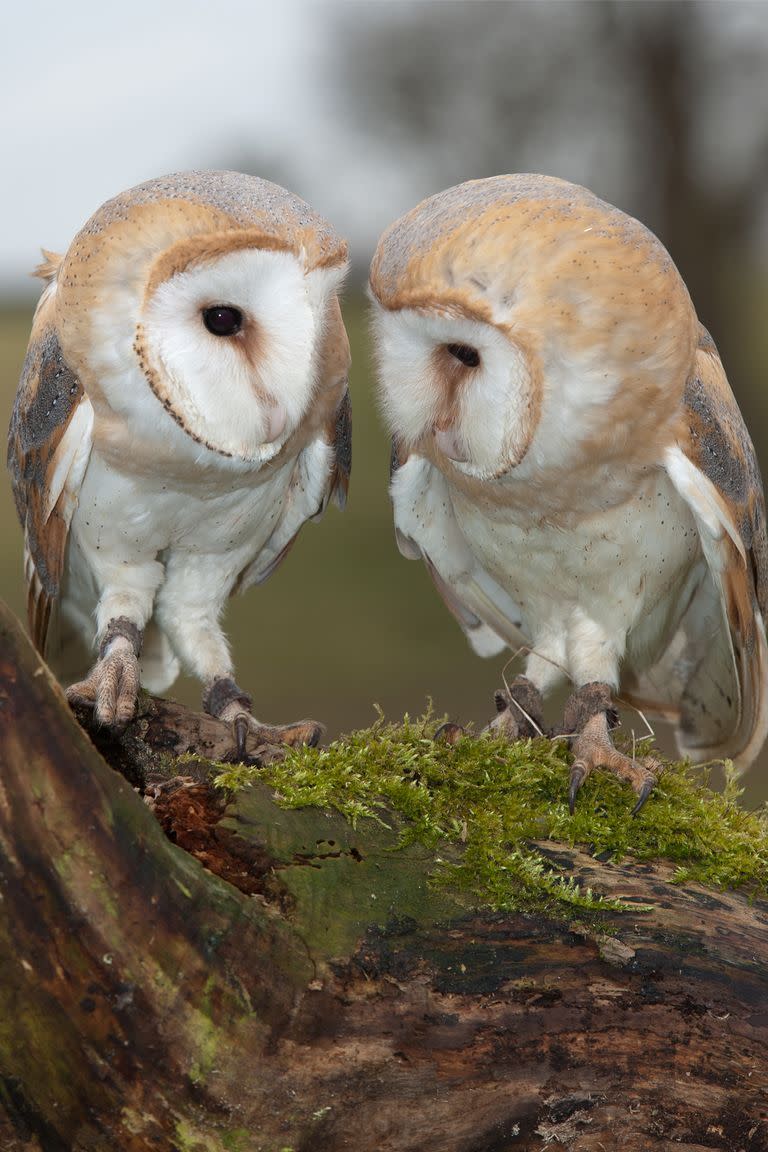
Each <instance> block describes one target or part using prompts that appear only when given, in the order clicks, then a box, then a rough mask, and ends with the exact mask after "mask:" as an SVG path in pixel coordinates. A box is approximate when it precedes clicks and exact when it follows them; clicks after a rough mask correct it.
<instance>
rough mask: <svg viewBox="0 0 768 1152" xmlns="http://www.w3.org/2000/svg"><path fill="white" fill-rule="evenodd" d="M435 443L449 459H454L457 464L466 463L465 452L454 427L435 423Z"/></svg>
mask: <svg viewBox="0 0 768 1152" xmlns="http://www.w3.org/2000/svg"><path fill="white" fill-rule="evenodd" d="M434 436H435V445H436V446H437V449H438V451H439V452H442V454H443V456H447V457H448V459H449V460H453V461H455V463H457V464H466V462H467V460H468V456H467V453H466V451H465V449H464V447H463V446H462V445H461V442H460V440H459V437H458V434H457V432H456V429H455V427H454V426H453V425H452V424H449V425H448V426H447V427H443V426H441V425H440V424H436V425H435V428H434Z"/></svg>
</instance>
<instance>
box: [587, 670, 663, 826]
mask: <svg viewBox="0 0 768 1152" xmlns="http://www.w3.org/2000/svg"><path fill="white" fill-rule="evenodd" d="M565 714H566V718H570V721H571V723H573V721H574V720H575V724H573V728H572V729H571V732H572V734H571V750H572V751H573V754H574V757H575V759H574V762H573V765H572V767H571V775H570V780H569V785H568V808H569V810H570V813H571V815H573V813H574V810H575V806H576V796H577V794H578V792H579V789H580V788H581V786H582V784H583V783H584V781H585V780H586V778H587V776H589V774H590V773H591V772H592V771H593V769H595V768H602V769H604V771H607V772H610V773H612V775H614V776H616V777H618V779H619V780H622V781H624V782H625V783H627V784H629V785H630V786H631V787H632V789H633V790H634V792H635V793H636V795H637V802H636V803H635V806H634V808H633V809H632V815H633V816H636V815H637V814H638V812H639V811H640V810H641V808H642V807H643V805H644V804H645V802H646V800H647V799H648V797H649V796H650V794H651V792H652V791H653V788H654V785H655V784H656V780H657V777H658V773H659V770H660V768H661V765H660V764H659V762H658V760H655V759H654V758H653V757H652V756H646V757H644V758H643V759H642V760H636V759H635V758H634V757H630V756H625V755H624V754H623V753H622V752H619V751H618V750H617V749H616V748H614V746H613V742H612V741H611V737H610V732H609V725H612V721H613V715H614V713H613V709H612V708H611V707H610V689H609V687H608V685H605V684H587V685H585V686H584V687H583V688H580V689H579V690H578V691H577V692H574V693H573V695H572V696H571V698H570V700H569V701H568V703H567V704H566V706H565ZM574 728H575V730H573V729H574Z"/></svg>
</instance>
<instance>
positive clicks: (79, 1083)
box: [0, 612, 768, 1152]
mask: <svg viewBox="0 0 768 1152" xmlns="http://www.w3.org/2000/svg"><path fill="white" fill-rule="evenodd" d="M0 642H1V646H0V718H1V723H0V760H1V761H2V777H1V779H0V896H1V897H2V898H1V899H0V1146H2V1147H4V1148H5V1147H7V1148H9V1149H11V1150H12V1152H17V1149H34V1150H37V1149H40V1150H43V1152H51V1150H52V1152H59V1150H62V1152H63V1150H66V1149H77V1150H83V1152H91V1150H94V1152H101V1150H104V1152H107V1150H109V1152H112V1150H121V1152H122V1150H127V1152H144V1150H147V1152H149V1150H150V1149H151V1150H153V1152H157V1150H158V1149H159V1150H168V1152H171V1150H173V1149H175V1150H177V1152H190V1150H195V1152H202V1150H205V1152H208V1150H210V1152H225V1150H231V1149H239V1150H240V1152H251V1150H253V1152H281V1150H285V1149H293V1150H294V1152H315V1150H317V1152H320V1150H322V1152H342V1150H346V1149H350V1150H351V1149H355V1150H359V1152H369V1150H370V1152H374V1150H375V1152H415V1150H419V1152H421V1150H424V1152H426V1150H429V1152H508V1150H509V1152H512V1150H513V1149H525V1150H533V1149H536V1150H539V1149H544V1148H548V1147H549V1148H567V1149H570V1150H572V1152H605V1150H612V1149H621V1150H622V1152H646V1150H647V1149H655V1148H659V1149H668V1148H670V1149H671V1148H674V1149H682V1150H683V1152H692V1150H694V1149H697V1150H699V1149H700V1150H703V1149H713V1148H716V1149H723V1150H726V1149H727V1150H728V1152H738V1150H739V1149H744V1150H745V1152H757V1150H763V1149H768V1103H767V1101H768V1053H767V1052H766V1040H767V1039H768V999H767V997H768V975H767V970H766V960H767V959H768V907H766V905H765V904H762V903H757V902H756V903H754V904H750V903H749V902H748V901H747V900H745V899H744V898H742V897H740V896H737V895H734V894H729V893H724V894H719V893H712V892H709V891H705V890H704V889H702V888H699V887H698V886H696V885H688V886H686V887H685V888H681V887H676V886H674V885H672V884H670V883H669V871H668V870H667V869H665V868H663V867H650V866H638V865H632V864H630V863H627V864H625V865H624V866H621V867H619V866H615V865H611V864H606V863H601V862H599V861H597V860H595V859H593V858H591V857H590V856H588V855H587V854H585V853H582V852H578V851H575V850H572V849H567V848H564V847H563V846H562V845H556V844H547V845H544V846H543V847H544V848H545V850H546V851H547V852H550V853H551V854H552V855H553V856H556V857H557V859H558V860H559V861H560V862H561V863H563V864H565V865H567V867H568V868H569V869H571V871H572V873H573V875H574V876H575V877H576V878H577V879H578V880H579V882H580V883H583V884H589V885H590V886H592V887H593V888H594V889H597V890H600V891H606V892H610V893H614V894H621V895H622V896H623V897H624V899H625V900H628V901H630V902H636V903H637V904H638V907H639V905H640V904H642V903H649V904H652V905H653V910H652V911H651V912H642V911H639V910H638V912H637V914H633V913H627V914H624V915H622V916H616V917H614V919H613V922H612V924H611V925H610V931H601V932H600V933H597V934H595V933H590V932H587V931H586V930H584V929H581V928H576V927H572V926H569V925H567V924H562V923H557V922H554V921H551V920H546V919H543V918H539V917H531V916H523V915H502V914H489V913H471V912H468V911H467V910H466V909H462V908H461V907H460V906H459V905H458V904H457V903H452V902H451V901H449V900H448V899H447V898H446V897H440V898H438V897H437V896H436V895H435V893H434V892H433V891H432V890H431V889H430V888H429V887H428V886H427V885H426V883H425V876H426V874H427V871H428V867H429V865H430V862H431V861H430V858H429V857H428V856H427V855H426V854H425V853H423V852H421V851H420V850H418V849H416V848H411V849H409V850H408V851H406V852H398V853H393V852H391V851H390V849H391V847H392V844H393V842H394V836H395V833H394V832H393V831H389V830H387V829H384V828H381V827H380V826H379V825H368V826H365V825H362V826H360V827H359V828H358V829H357V830H353V829H351V828H350V827H349V826H348V825H346V824H345V823H344V822H343V821H342V820H341V819H340V818H339V817H335V816H329V815H328V814H326V813H323V812H319V811H315V810H303V811H292V812H288V811H284V810H281V809H280V808H278V807H277V806H276V805H275V804H274V803H273V801H272V797H271V796H270V794H269V792H268V790H267V789H266V788H263V787H259V788H252V789H249V790H248V791H247V792H244V793H243V794H242V795H241V796H239V797H238V798H237V800H236V801H235V802H231V803H228V802H226V800H225V799H223V798H222V796H221V794H220V793H215V792H213V791H212V789H211V788H210V785H209V784H208V783H207V782H206V781H205V780H204V779H197V780H189V779H184V778H178V777H177V778H174V779H172V780H169V781H167V782H166V783H154V784H152V786H151V787H150V788H149V789H148V795H147V797H146V798H143V797H142V796H141V795H140V794H139V793H138V792H137V791H136V790H135V789H134V788H132V787H131V786H130V784H128V783H127V782H126V781H125V780H124V779H123V778H122V777H121V776H120V775H119V774H118V773H116V772H115V771H114V770H113V769H112V768H110V767H108V765H107V764H106V763H105V762H104V760H103V759H102V757H101V756H100V755H99V754H98V753H97V751H96V750H95V748H94V747H93V745H92V744H91V742H90V740H89V738H88V736H87V735H86V734H85V733H84V732H83V731H82V730H81V729H80V727H79V726H78V724H77V723H76V722H75V719H74V718H73V717H72V715H71V714H70V712H69V710H68V708H67V706H66V702H65V700H64V697H63V694H62V693H61V691H60V689H59V688H58V687H57V685H56V684H55V682H54V681H53V679H52V678H51V676H50V674H49V673H48V671H47V669H46V668H45V666H44V665H43V664H42V662H41V661H40V659H39V658H38V657H37V655H36V654H35V653H34V651H33V650H32V649H31V647H30V645H29V643H28V642H27V640H26V638H25V637H24V636H23V634H22V632H21V630H20V628H19V627H18V625H17V624H16V623H15V622H14V621H13V620H12V619H11V618H10V616H9V615H8V614H7V613H3V612H0ZM179 715H180V714H179ZM143 722H144V721H142V720H141V719H140V720H139V723H140V724H141V723H143ZM200 723H201V728H200V732H201V733H203V732H205V733H208V731H209V729H208V727H207V725H208V723H209V722H208V721H207V720H206V721H205V723H203V722H202V721H200ZM211 723H215V722H211ZM153 725H154V721H151V722H149V723H148V725H147V728H146V730H144V732H143V735H142V736H141V738H142V741H143V743H144V744H145V745H147V746H149V745H151V739H150V740H147V739H146V737H147V733H148V732H150V731H155V728H154V726H153ZM166 731H167V730H166ZM134 735H135V733H134ZM131 738H132V737H131V733H129V741H130V739H131ZM199 739H200V740H201V741H202V740H203V739H206V740H207V739H209V737H208V736H207V735H205V736H203V735H201V736H200V737H199ZM210 739H213V737H212V736H211V737H210ZM167 740H170V736H167ZM175 748H176V745H175V744H174V746H173V748H172V749H171V751H173V750H174V749H175ZM165 750H166V752H167V751H168V749H167V748H166V749H165ZM169 767H170V765H169V764H168V763H166V765H165V769H166V774H167V770H168V769H169ZM162 775H163V772H162V771H159V772H158V776H162ZM153 808H154V812H153V811H152V809H153ZM161 823H162V825H163V827H164V828H165V830H166V833H167V835H166V834H164V832H163V829H162V828H161ZM169 837H171V838H175V839H176V841H177V842H178V843H182V842H185V843H186V846H187V848H189V849H190V851H185V850H183V849H182V848H180V847H179V846H178V845H174V844H173V843H171V839H170V838H169ZM193 854H196V855H198V856H199V857H200V858H201V859H203V860H205V862H206V863H207V864H208V865H210V866H211V867H213V868H215V869H217V870H218V871H220V872H222V873H223V874H224V876H225V877H226V879H222V878H221V877H220V876H216V875H213V874H212V872H211V871H209V870H207V869H205V868H203V867H202V865H201V863H200V862H199V861H198V860H196V859H195V858H194V855H193ZM240 889H244V891H241V890H240Z"/></svg>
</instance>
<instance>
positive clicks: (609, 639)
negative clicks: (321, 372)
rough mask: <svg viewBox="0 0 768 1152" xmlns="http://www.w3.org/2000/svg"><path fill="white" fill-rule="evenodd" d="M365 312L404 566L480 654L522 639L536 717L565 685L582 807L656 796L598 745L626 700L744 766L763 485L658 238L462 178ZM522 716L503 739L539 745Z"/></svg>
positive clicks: (631, 223) (409, 217) (433, 203)
mask: <svg viewBox="0 0 768 1152" xmlns="http://www.w3.org/2000/svg"><path fill="white" fill-rule="evenodd" d="M371 292H372V296H373V298H374V304H375V310H374V322H375V327H376V331H377V337H378V340H377V346H378V358H379V374H380V381H381V397H382V403H383V407H384V412H385V415H386V417H387V419H388V422H389V424H390V428H391V430H392V433H393V437H394V441H395V445H396V451H395V453H394V463H395V464H396V465H397V467H396V468H395V471H394V475H393V482H392V492H393V500H394V506H395V522H396V526H397V531H398V539H399V541H400V543H401V548H402V549H403V551H404V552H405V553H406V554H407V555H411V556H413V555H421V556H423V558H424V559H425V561H426V562H427V565H428V567H429V569H430V571H431V572H432V573H433V575H434V576H435V579H436V583H437V585H438V588H439V590H440V593H441V595H442V596H443V599H444V600H445V601H446V603H447V604H448V606H449V607H450V608H451V610H452V611H453V613H454V615H456V616H457V618H458V619H459V621H460V622H461V623H462V626H463V627H464V628H465V630H466V631H467V634H468V636H469V637H470V639H471V640H472V641H473V643H474V644H475V646H476V648H477V649H478V651H481V652H483V653H484V654H490V653H492V652H496V651H499V650H500V648H501V647H502V646H503V645H504V644H507V645H508V646H509V647H511V648H513V649H516V648H518V647H519V646H520V644H521V643H527V645H528V646H529V648H530V650H531V654H530V656H529V657H528V662H527V671H526V675H527V677H528V680H527V681H526V685H525V686H518V687H519V688H520V692H521V693H522V695H521V696H520V700H522V699H523V697H525V699H526V700H527V701H528V703H529V704H530V691H531V685H533V686H534V688H535V689H538V690H540V691H545V690H548V689H549V688H550V687H551V686H552V684H553V683H554V682H555V681H556V680H557V679H558V678H561V677H562V676H563V675H565V676H567V677H569V678H570V679H571V680H572V681H573V683H574V686H575V688H576V690H577V691H576V693H575V699H574V703H573V705H572V706H571V707H570V708H569V709H568V710H567V715H568V717H569V722H570V723H573V724H576V723H577V722H578V732H576V734H575V735H574V749H575V751H576V767H575V769H574V772H575V776H574V780H575V785H574V787H578V784H579V783H580V780H581V779H582V778H583V775H585V774H586V773H587V772H588V771H590V770H591V768H592V767H593V766H594V765H595V764H596V763H603V764H606V765H608V766H609V767H610V768H611V770H612V771H615V772H616V773H617V774H618V775H620V776H622V778H626V779H629V780H631V782H632V783H633V784H634V785H635V787H636V789H637V791H638V793H639V794H640V799H641V800H642V799H644V797H645V795H647V791H648V788H649V786H650V783H651V782H652V773H649V772H647V771H645V770H644V769H643V768H642V766H637V765H635V766H631V765H630V767H627V763H628V762H627V761H626V758H622V757H620V756H619V755H618V753H616V752H615V750H614V749H613V748H612V746H611V745H610V742H609V740H608V737H607V729H606V730H605V731H603V727H604V724H605V715H607V712H606V703H605V702H606V700H608V701H609V700H610V693H611V692H612V691H613V692H616V691H619V690H620V691H621V692H622V693H623V694H624V695H625V696H626V695H629V694H631V695H632V696H633V698H635V699H638V700H642V701H643V702H644V703H645V704H646V705H648V704H650V705H651V706H652V707H654V708H655V709H656V710H658V711H661V712H663V713H664V714H665V715H668V716H670V717H672V718H674V719H676V721H677V724H678V735H679V740H680V744H681V747H682V748H683V749H684V750H685V751H690V752H691V753H692V754H694V755H696V756H697V757H698V758H702V757H704V756H707V757H709V756H722V757H731V758H733V759H734V760H735V761H736V762H737V763H738V764H739V765H740V766H742V767H743V766H745V765H746V764H748V763H750V762H751V761H752V760H753V759H754V757H755V755H756V754H757V751H758V749H759V747H760V746H761V745H762V743H763V741H764V739H765V736H766V731H767V730H768V670H767V669H766V663H767V661H766V641H765V628H764V617H765V612H766V610H767V608H768V605H767V604H766V585H767V581H768V546H767V544H766V530H765V507H764V496H763V490H762V483H761V480H760V475H759V470H758V468H757V464H756V460H755V455H754V449H753V448H752V445H751V442H750V440H749V436H748V434H747V431H746V429H745V427H744V424H743V421H742V419H741V416H740V414H739V412H738V408H737V406H736V402H735V400H734V399H733V396H732V394H731V391H730V388H729V387H728V383H727V380H726V377H725V373H724V371H723V368H722V365H721V363H720V360H719V357H718V356H717V352H716V349H715V348H714V345H713V343H712V341H711V339H710V338H709V337H708V335H707V334H706V333H704V332H703V330H702V329H701V328H700V325H699V324H698V321H697V318H696V313H695V311H694V308H693V305H692V303H691V300H690V297H689V294H688V291H687V289H686V287H685V284H684V283H683V280H682V279H681V277H680V275H679V273H678V272H677V269H676V268H675V266H674V264H673V262H672V260H671V259H670V257H669V255H668V253H667V252H666V251H665V249H664V248H663V246H662V245H661V244H660V243H659V241H658V240H657V239H656V237H655V236H653V235H652V233H650V232H649V231H648V230H647V229H646V228H645V227H644V226H643V225H642V224H640V223H639V222H638V221H636V220H633V219H631V218H630V217H628V216H626V215H625V214H624V213H622V212H620V211H619V210H618V209H616V208H613V207H612V206H611V205H609V204H606V203H604V202H603V201H601V200H599V199H598V198H597V197H596V196H594V195H593V194H592V193H591V192H589V191H588V190H587V189H584V188H580V187H577V186H576V185H573V184H568V183H567V182H565V181H562V180H556V179H553V178H551V177H545V176H531V175H509V176H498V177H493V178H491V179H487V180H477V181H470V182H468V183H466V184H462V185H459V186H457V187H455V188H450V189H448V190H447V191H445V192H442V193H439V194H438V195H437V196H433V197H431V198H429V199H428V200H425V201H423V202H422V203H421V204H419V205H417V206H416V207H415V208H414V209H413V210H412V211H411V212H409V213H407V214H406V215H405V216H404V217H402V218H401V219H400V220H398V221H396V222H395V223H394V224H393V225H392V226H391V227H390V228H389V229H388V230H387V231H386V232H385V233H384V235H383V236H382V238H381V240H380V241H379V245H378V247H377V250H376V253H375V255H374V258H373V262H372V265H371ZM456 361H458V362H459V363H458V364H457V363H456ZM591 682H595V683H599V684H602V685H603V688H604V690H603V689H601V690H600V691H596V690H595V691H593V690H592V688H590V683H591ZM579 693H581V695H579ZM519 703H520V701H518V700H517V698H516V697H515V696H514V693H513V695H512V699H511V700H507V701H506V704H505V705H504V708H503V714H502V717H501V719H500V720H497V721H496V722H495V723H494V727H496V728H499V727H500V726H501V727H503V728H504V730H507V731H509V732H516V731H519V730H521V725H522V728H523V729H525V725H526V723H527V721H523V720H521V717H520V712H519V709H518V711H515V708H516V707H517V704H519ZM609 710H610V709H608V711H609ZM596 717H602V719H596ZM601 725H602V727H601ZM531 730H533V729H531ZM574 731H575V730H574ZM583 733H587V734H588V735H587V736H584V738H583V739H582V735H583ZM596 750H597V751H596ZM600 756H602V757H603V759H602V760H600V759H599V757H600ZM596 757H597V759H596ZM650 767H651V768H652V765H651V766H650Z"/></svg>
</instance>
